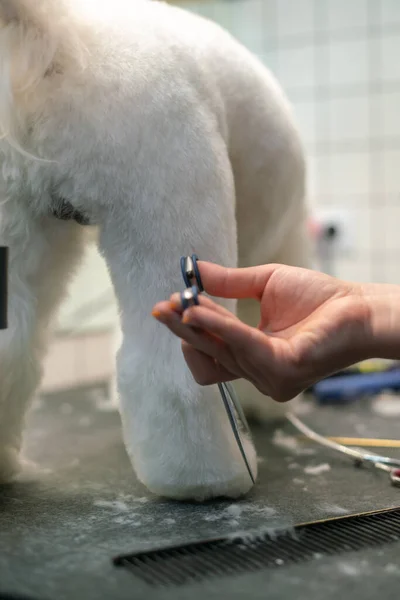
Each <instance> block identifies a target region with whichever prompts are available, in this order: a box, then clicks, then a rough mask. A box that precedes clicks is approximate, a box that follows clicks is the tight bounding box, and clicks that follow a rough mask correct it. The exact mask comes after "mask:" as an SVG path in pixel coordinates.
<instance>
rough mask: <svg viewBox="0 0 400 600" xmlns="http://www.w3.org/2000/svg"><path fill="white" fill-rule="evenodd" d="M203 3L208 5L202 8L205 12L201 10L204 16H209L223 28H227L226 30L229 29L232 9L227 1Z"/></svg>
mask: <svg viewBox="0 0 400 600" xmlns="http://www.w3.org/2000/svg"><path fill="white" fill-rule="evenodd" d="M203 4H204V5H208V6H207V8H204V9H203V10H205V11H207V14H205V13H204V12H203V15H204V16H208V17H210V18H211V19H212V20H213V21H215V22H216V23H218V24H219V25H221V27H223V28H224V29H227V30H228V31H230V30H231V27H232V19H233V11H232V6H231V5H230V4H229V2H212V3H207V2H204V3H203Z"/></svg>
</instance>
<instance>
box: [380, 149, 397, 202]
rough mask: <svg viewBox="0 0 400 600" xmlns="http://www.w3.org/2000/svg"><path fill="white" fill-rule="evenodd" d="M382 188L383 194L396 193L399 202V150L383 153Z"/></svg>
mask: <svg viewBox="0 0 400 600" xmlns="http://www.w3.org/2000/svg"><path fill="white" fill-rule="evenodd" d="M383 188H384V192H385V194H388V195H395V196H396V195H397V197H398V199H399V202H400V151H399V150H395V151H386V152H384V153H383Z"/></svg>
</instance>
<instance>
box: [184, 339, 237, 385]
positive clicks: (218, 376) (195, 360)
mask: <svg viewBox="0 0 400 600" xmlns="http://www.w3.org/2000/svg"><path fill="white" fill-rule="evenodd" d="M182 351H183V355H184V357H185V360H186V363H187V365H188V367H189V369H190V371H191V372H192V375H193V377H194V379H195V381H196V382H197V383H198V384H200V385H211V384H213V383H222V382H224V381H234V380H235V379H237V376H236V375H234V374H233V373H231V372H230V371H228V369H226V368H225V367H223V366H222V365H221V364H220V363H219V362H218V361H216V360H215V359H214V358H212V357H211V356H208V355H207V354H204V352H200V350H197V349H196V348H194V347H193V346H191V345H190V344H188V343H187V342H182Z"/></svg>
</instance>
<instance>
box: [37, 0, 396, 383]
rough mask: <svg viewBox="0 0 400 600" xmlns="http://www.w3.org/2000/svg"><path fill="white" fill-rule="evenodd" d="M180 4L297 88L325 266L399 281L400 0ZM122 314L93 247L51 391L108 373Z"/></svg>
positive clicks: (67, 319)
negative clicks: (222, 30)
mask: <svg viewBox="0 0 400 600" xmlns="http://www.w3.org/2000/svg"><path fill="white" fill-rule="evenodd" d="M175 4H179V5H180V6H181V7H182V8H185V9H186V10H190V11H192V12H194V13H197V14H200V15H202V16H204V17H206V18H208V19H211V20H213V21H215V22H217V23H218V24H220V25H221V26H222V27H224V28H225V29H227V30H228V31H230V32H231V33H232V35H234V36H235V37H236V38H237V39H238V40H240V41H241V42H242V43H243V44H244V45H245V46H247V48H249V49H250V50H251V51H252V52H253V53H254V54H255V55H257V56H258V57H259V59H260V60H261V61H262V62H263V63H264V64H265V65H266V66H267V67H268V68H269V69H270V70H271V71H272V72H273V73H274V74H275V76H276V78H277V79H278V81H279V82H280V84H281V85H282V86H283V88H284V90H285V92H286V94H287V96H288V97H289V100H290V101H291V103H292V106H293V110H294V113H295V116H296V118H297V122H298V126H299V129H300V132H301V135H302V138H303V143H304V145H305V149H306V154H307V160H308V199H309V204H310V207H311V215H312V218H313V221H314V225H317V227H314V232H316V231H319V232H320V234H321V237H320V238H319V239H318V240H317V244H316V254H315V266H316V268H319V269H321V270H325V271H327V272H330V273H332V274H334V275H337V276H338V277H341V278H344V279H351V280H357V281H376V282H388V283H398V284H400V265H399V258H400V232H399V227H400V197H399V191H400V190H399V183H400V176H399V172H400V1H399V0H218V1H213V0H204V1H197V2H191V1H182V2H176V3H175ZM321 232H322V233H321ZM323 233H327V234H328V235H327V236H326V237H324V236H323V235H322V234H323ZM117 320H118V319H117V308H116V303H115V298H114V295H113V292H112V288H111V284H110V280H109V276H108V273H107V270H106V267H105V265H104V263H103V261H102V259H101V258H100V256H99V255H98V253H97V251H96V250H95V248H92V249H90V251H89V252H88V254H87V258H86V261H85V263H84V265H83V268H82V269H81V271H80V272H79V274H78V276H77V278H76V279H75V281H74V284H73V286H72V288H71V294H70V297H69V299H68V300H67V302H65V304H64V306H63V308H62V311H61V314H60V319H59V323H58V328H57V335H56V337H55V339H54V341H53V343H52V346H51V349H50V352H49V355H48V358H47V362H46V367H45V378H44V382H43V391H55V390H59V389H66V388H69V387H77V386H81V385H93V384H96V382H99V383H104V382H107V381H109V379H110V377H111V375H112V372H113V369H114V348H113V330H114V328H115V326H116V324H117Z"/></svg>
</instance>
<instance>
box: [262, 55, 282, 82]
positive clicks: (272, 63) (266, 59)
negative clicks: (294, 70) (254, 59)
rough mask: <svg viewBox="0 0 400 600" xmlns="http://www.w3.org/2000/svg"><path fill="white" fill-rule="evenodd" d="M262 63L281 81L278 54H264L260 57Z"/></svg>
mask: <svg viewBox="0 0 400 600" xmlns="http://www.w3.org/2000/svg"><path fill="white" fill-rule="evenodd" d="M259 59H260V60H261V62H262V63H263V64H264V65H265V66H266V67H268V69H269V70H270V71H271V72H272V73H273V74H274V75H275V77H276V78H277V79H279V69H278V55H277V53H276V52H264V53H263V54H261V55H260V56H259Z"/></svg>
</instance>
